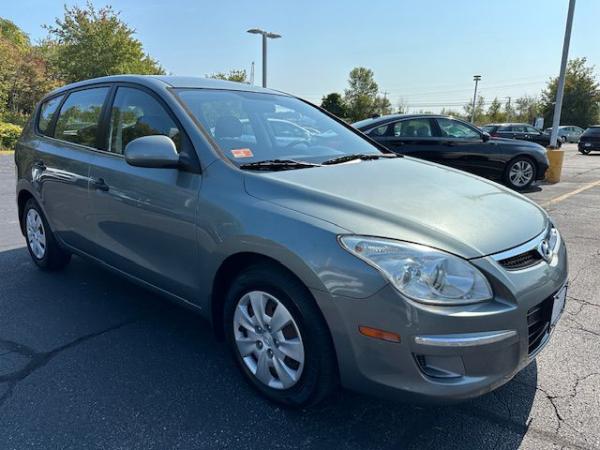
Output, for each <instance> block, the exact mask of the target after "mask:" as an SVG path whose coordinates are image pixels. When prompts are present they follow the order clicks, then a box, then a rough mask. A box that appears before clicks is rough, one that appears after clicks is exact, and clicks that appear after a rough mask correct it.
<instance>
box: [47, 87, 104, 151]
mask: <svg viewBox="0 0 600 450" xmlns="http://www.w3.org/2000/svg"><path fill="white" fill-rule="evenodd" d="M108 89H109V88H107V87H102V88H93V89H85V90H82V91H76V92H73V93H71V94H69V96H68V97H67V99H66V100H65V102H64V103H63V106H62V108H61V109H60V114H59V116H58V120H57V121H56V127H55V129H54V137H55V138H57V139H62V140H63V141H69V142H74V143H76V144H81V145H87V146H88V147H95V146H96V133H97V131H98V124H99V122H100V113H101V112H102V105H103V104H104V99H105V98H106V94H108Z"/></svg>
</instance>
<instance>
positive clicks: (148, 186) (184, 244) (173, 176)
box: [90, 85, 201, 299]
mask: <svg viewBox="0 0 600 450" xmlns="http://www.w3.org/2000/svg"><path fill="white" fill-rule="evenodd" d="M105 128H106V144H105V148H106V151H105V152H102V153H98V154H97V155H96V157H95V158H94V161H93V162H92V167H91V171H90V176H91V179H92V182H93V186H92V187H91V188H90V193H91V194H90V195H91V198H92V200H93V202H92V205H93V212H94V222H95V225H96V235H95V241H96V242H97V244H98V248H97V250H96V252H95V254H96V255H97V256H98V257H99V258H100V259H101V260H103V261H104V262H106V263H108V264H110V265H111V266H113V267H116V268H117V269H120V270H122V271H124V272H126V273H128V274H130V275H133V276H135V277H137V278H139V279H141V280H143V281H146V282H148V283H150V284H152V285H154V286H157V287H159V288H161V289H164V290H167V291H168V292H170V293H173V294H175V295H178V296H180V297H183V298H187V299H191V298H193V296H194V292H197V283H198V279H199V277H198V270H200V268H199V267H198V265H197V264H198V248H197V240H196V214H197V213H198V211H197V208H198V197H199V190H200V184H201V176H200V174H198V173H192V172H189V171H184V170H180V169H175V168H146V167H134V166H130V165H129V164H128V163H127V162H126V161H125V158H124V154H123V153H124V150H125V147H126V146H127V144H128V143H129V142H131V141H132V140H134V139H136V138H138V137H142V136H147V135H157V134H161V135H166V136H169V137H170V138H171V139H172V140H173V142H174V143H175V145H176V148H177V150H178V151H179V152H180V153H181V152H182V151H185V152H186V153H187V154H188V155H192V157H196V158H197V156H195V151H194V149H193V147H192V144H191V142H190V141H189V139H188V137H187V135H186V134H185V132H184V131H183V128H182V127H181V125H180V124H179V123H178V121H177V120H176V119H175V116H174V115H173V114H172V112H171V111H169V109H168V107H167V105H166V104H164V103H163V102H162V101H161V100H160V98H159V97H158V96H156V94H154V93H152V92H151V91H149V90H146V89H144V88H141V87H136V86H132V85H117V86H116V88H115V89H114V92H113V94H112V101H111V107H110V109H109V110H107V113H106V126H105Z"/></svg>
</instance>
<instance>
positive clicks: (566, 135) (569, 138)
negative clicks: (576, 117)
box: [544, 125, 583, 144]
mask: <svg viewBox="0 0 600 450" xmlns="http://www.w3.org/2000/svg"><path fill="white" fill-rule="evenodd" d="M544 132H545V133H546V134H548V135H551V134H552V127H550V128H546V130H545V131H544ZM582 133H583V128H579V127H576V126H575V125H561V126H560V127H558V138H559V139H560V140H561V142H562V143H563V144H564V143H565V142H579V138H580V136H581V134H582Z"/></svg>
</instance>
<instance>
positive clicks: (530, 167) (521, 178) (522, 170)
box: [504, 157, 536, 190]
mask: <svg viewBox="0 0 600 450" xmlns="http://www.w3.org/2000/svg"><path fill="white" fill-rule="evenodd" d="M535 174H536V168H535V164H534V163H533V162H532V161H531V160H530V159H529V158H525V157H518V158H515V159H513V160H512V161H511V162H510V163H509V164H508V166H507V167H506V171H505V174H504V180H505V182H506V184H507V185H508V186H509V187H511V188H513V189H516V190H523V189H527V188H528V187H529V186H531V184H532V183H533V181H534V180H535Z"/></svg>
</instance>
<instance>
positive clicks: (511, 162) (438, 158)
mask: <svg viewBox="0 0 600 450" xmlns="http://www.w3.org/2000/svg"><path fill="white" fill-rule="evenodd" d="M353 125H354V126H355V127H356V128H358V129H359V130H361V131H362V132H363V133H365V134H367V135H368V136H369V137H370V138H372V139H374V140H375V141H377V142H379V143H380V144H382V145H384V146H385V147H387V148H388V149H389V150H392V151H393V152H395V153H399V154H403V155H410V156H414V157H416V158H421V159H425V160H428V161H433V162H437V163H440V164H444V165H447V166H450V167H454V168H456V169H460V170H464V171H467V172H471V173H474V174H477V175H480V176H482V177H485V178H489V179H492V180H498V181H502V182H503V183H505V184H506V185H507V186H509V187H511V188H513V189H526V188H528V187H529V186H531V184H532V183H533V182H534V181H535V180H541V179H543V178H544V174H545V172H546V169H547V168H548V158H547V156H546V149H544V148H543V147H541V146H540V145H538V144H535V143H530V142H522V141H515V140H509V139H498V138H490V135H489V134H487V133H486V132H483V131H481V130H479V129H478V128H476V127H474V126H472V125H471V124H469V123H466V122H463V121H461V120H457V119H454V118H452V117H448V116H442V115H430V114H406V115H389V116H382V117H378V118H371V119H366V120H362V121H360V122H356V123H355V124H353Z"/></svg>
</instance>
